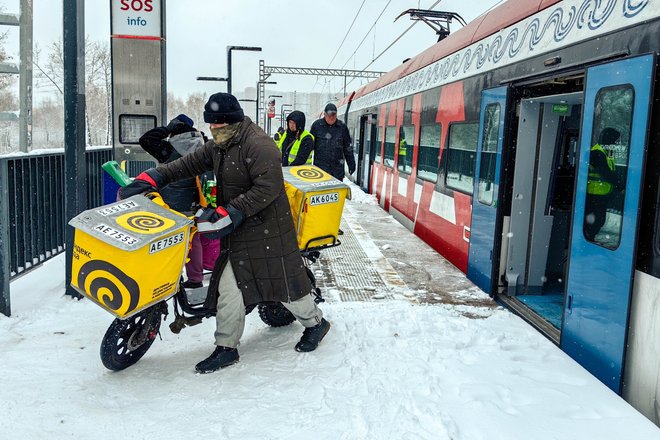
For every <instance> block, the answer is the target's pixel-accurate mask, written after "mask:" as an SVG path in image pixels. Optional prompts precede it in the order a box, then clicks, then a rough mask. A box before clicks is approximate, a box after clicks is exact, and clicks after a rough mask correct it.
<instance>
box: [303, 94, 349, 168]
mask: <svg viewBox="0 0 660 440" xmlns="http://www.w3.org/2000/svg"><path fill="white" fill-rule="evenodd" d="M310 132H311V133H312V136H314V165H316V166H317V167H319V168H321V169H322V170H323V171H325V172H327V173H330V174H331V175H332V176H334V177H335V178H337V179H339V180H343V179H344V176H345V171H344V169H345V164H347V165H348V173H349V174H353V173H354V172H355V157H354V156H353V146H352V145H351V135H350V134H349V132H348V127H347V126H346V124H344V123H343V122H342V121H340V120H339V119H337V107H336V106H335V105H334V104H328V105H326V106H325V111H324V115H323V118H321V119H319V120H317V121H314V123H313V124H312V128H311V130H310Z"/></svg>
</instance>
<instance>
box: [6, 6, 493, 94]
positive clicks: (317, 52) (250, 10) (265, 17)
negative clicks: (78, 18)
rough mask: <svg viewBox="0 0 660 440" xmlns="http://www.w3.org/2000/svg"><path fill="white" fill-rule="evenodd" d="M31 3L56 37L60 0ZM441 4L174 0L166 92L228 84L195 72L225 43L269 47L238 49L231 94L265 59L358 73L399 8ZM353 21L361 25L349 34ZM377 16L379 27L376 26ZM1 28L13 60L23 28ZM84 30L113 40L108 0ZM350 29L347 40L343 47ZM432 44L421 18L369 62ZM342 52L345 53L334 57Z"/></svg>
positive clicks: (397, 28) (303, 88)
mask: <svg viewBox="0 0 660 440" xmlns="http://www.w3.org/2000/svg"><path fill="white" fill-rule="evenodd" d="M114 1H119V0H114ZM499 1H500V0H470V1H467V0H443V1H441V2H440V3H439V4H438V5H437V6H436V7H435V8H434V9H435V10H444V11H451V12H456V13H458V14H460V15H461V16H462V17H463V18H464V19H465V20H466V21H468V22H469V21H471V20H473V19H474V18H475V17H477V16H478V15H480V14H481V13H482V12H484V11H486V10H487V9H489V8H491V7H492V6H493V5H495V4H497V3H499ZM33 2H34V39H35V43H36V44H38V45H39V46H40V47H41V48H46V47H47V46H48V44H50V42H52V41H55V40H57V39H60V38H61V36H62V1H61V0H33ZM435 2H436V0H389V1H388V0H364V3H363V0H334V1H322V2H321V1H310V0H271V1H264V0H169V1H167V2H166V3H167V4H166V10H167V27H166V29H167V31H166V32H167V35H166V39H167V69H168V71H167V76H168V84H167V87H168V91H170V92H172V93H174V94H175V95H177V96H187V95H188V94H189V93H192V92H204V93H205V94H210V93H214V92H217V91H225V90H226V89H225V87H226V86H225V85H224V84H223V83H217V82H216V83H214V82H200V81H197V80H196V79H195V78H196V77H197V76H221V77H224V76H226V69H227V67H226V64H227V60H226V58H227V56H226V47H227V46H228V45H241V46H260V47H262V48H263V51H262V52H261V53H257V52H234V53H233V57H232V60H233V82H234V84H233V89H234V91H237V90H243V89H244V88H245V87H250V86H254V85H255V84H256V81H257V80H258V76H259V71H258V67H259V60H260V59H263V60H265V63H266V65H269V66H294V67H320V68H326V67H331V68H336V69H339V68H346V69H358V70H361V69H363V68H365V67H366V66H367V65H368V64H369V63H370V62H371V61H372V60H373V58H374V57H376V56H378V55H379V54H380V53H381V52H383V50H385V48H387V46H389V45H390V44H391V43H392V42H393V41H394V40H395V39H396V38H397V37H399V36H400V35H401V34H402V33H403V32H404V31H405V30H406V29H408V27H409V26H410V25H411V24H412V23H413V22H412V21H411V20H410V19H409V17H407V16H406V17H401V18H400V19H399V20H398V21H396V22H394V19H395V18H396V17H397V16H398V15H399V14H400V13H401V12H403V11H404V10H406V9H409V8H428V7H430V6H431V5H433V4H434V3H435ZM163 3H165V0H163ZM361 6H362V9H361V10H360V7H361ZM2 7H4V11H5V12H6V13H17V12H18V10H19V0H0V8H2ZM358 10H360V11H359V14H358ZM381 13H382V15H381ZM356 14H357V18H356ZM379 15H380V18H379V19H378V17H379ZM354 18H356V19H355V24H354V25H353V27H352V29H351V30H350V32H349V33H348V35H347V31H348V30H349V27H350V26H351V23H352V22H353V19H354ZM377 19H378V21H377V23H376V26H375V27H374V29H372V30H371V31H369V29H370V28H371V26H372V25H373V24H374V22H375V21H376V20H377ZM459 28H460V25H459V24H458V23H456V22H454V23H453V24H452V30H458V29H459ZM4 30H9V31H10V40H9V42H8V48H7V49H8V51H9V53H10V54H12V55H14V57H15V60H16V59H17V58H18V30H17V29H16V28H8V27H5V28H4V29H0V32H2V31H4ZM85 32H86V34H87V35H88V36H89V37H90V38H92V39H94V40H100V41H104V40H105V41H108V42H109V40H110V5H109V1H108V0H87V1H85ZM346 35H347V38H346V41H345V42H344V43H343V45H342V46H341V48H340V49H339V47H340V43H341V42H342V40H343V39H344V36H346ZM365 36H366V38H365ZM363 39H364V41H363V42H362V44H361V46H359V45H360V42H361V41H362V40H363ZM435 41H436V36H435V33H434V31H433V30H432V29H431V28H430V27H428V26H427V25H425V24H424V23H418V24H417V25H415V26H414V27H413V28H412V29H411V30H410V31H409V32H407V33H406V34H405V35H404V36H403V37H402V38H401V39H400V40H399V41H398V42H397V43H396V44H395V45H394V46H393V47H392V48H391V49H389V50H388V51H387V52H385V54H383V55H382V56H381V57H380V58H379V59H378V60H376V61H375V62H374V63H373V64H372V65H370V66H369V68H368V70H378V71H388V70H390V69H392V68H394V67H396V66H397V65H398V64H399V63H400V62H401V61H403V60H404V59H405V58H408V57H412V56H414V55H416V54H418V53H419V52H421V51H423V50H424V49H426V48H427V47H429V46H431V45H432V44H433V43H435ZM358 46H359V47H358ZM338 49H339V52H338V53H337V55H336V56H335V53H336V52H337V50H338ZM333 57H334V60H333ZM269 80H273V81H277V82H278V84H277V85H274V86H269V90H277V91H293V90H297V91H299V92H311V91H314V92H330V93H336V94H337V95H341V91H342V88H343V79H334V80H332V79H327V78H317V77H305V76H291V75H273V76H272V77H271V78H270V79H269ZM360 81H362V83H364V82H365V80H359V79H358V80H355V81H353V82H352V84H351V85H350V86H349V89H352V88H356V87H359V85H360V84H361V82H360ZM37 93H38V91H37Z"/></svg>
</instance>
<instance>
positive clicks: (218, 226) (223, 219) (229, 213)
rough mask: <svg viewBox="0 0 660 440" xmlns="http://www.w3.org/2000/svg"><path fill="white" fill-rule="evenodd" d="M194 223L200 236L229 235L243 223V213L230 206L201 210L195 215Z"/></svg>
mask: <svg viewBox="0 0 660 440" xmlns="http://www.w3.org/2000/svg"><path fill="white" fill-rule="evenodd" d="M195 223H197V230H198V231H199V233H200V234H210V233H213V234H215V233H217V234H218V235H219V236H220V237H224V236H225V235H229V234H231V233H232V232H234V231H235V230H236V228H238V227H239V226H240V224H241V223H243V213H241V211H239V210H238V209H236V208H234V207H233V206H231V205H227V206H218V207H217V208H208V207H207V208H202V209H200V210H199V211H197V212H196V213H195Z"/></svg>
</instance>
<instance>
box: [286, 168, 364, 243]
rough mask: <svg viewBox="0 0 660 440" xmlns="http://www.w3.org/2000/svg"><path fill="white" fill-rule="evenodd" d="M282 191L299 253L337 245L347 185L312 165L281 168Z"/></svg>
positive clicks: (347, 193)
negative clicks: (295, 232)
mask: <svg viewBox="0 0 660 440" xmlns="http://www.w3.org/2000/svg"><path fill="white" fill-rule="evenodd" d="M282 171H283V173H284V188H285V189H286V195H287V197H288V198H289V203H290V204H291V215H292V216H293V222H294V224H295V226H296V230H297V231H298V247H299V248H300V249H302V250H309V249H314V248H323V247H327V246H332V245H334V244H337V236H338V234H339V223H340V221H341V214H342V212H343V210H344V201H345V200H346V199H347V198H348V199H350V198H351V190H350V188H349V187H348V185H346V184H344V183H343V182H341V181H339V180H337V179H335V178H334V177H332V176H331V175H330V174H328V173H326V172H325V171H323V170H322V169H320V168H318V167H315V166H313V165H301V166H296V167H284V168H283V169H282Z"/></svg>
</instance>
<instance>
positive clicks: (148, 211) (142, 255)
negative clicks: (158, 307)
mask: <svg viewBox="0 0 660 440" xmlns="http://www.w3.org/2000/svg"><path fill="white" fill-rule="evenodd" d="M69 224H70V225H71V226H73V227H74V228H75V236H74V244H73V261H72V272H71V286H72V287H74V288H75V289H76V290H77V291H79V292H80V293H82V294H83V295H85V296H87V297H88V298H90V299H92V300H93V301H94V302H96V303H97V304H98V305H100V306H101V307H103V308H104V309H105V310H107V311H109V312H110V313H112V314H113V315H115V316H117V317H118V318H122V319H124V318H128V317H130V316H132V315H134V314H136V313H138V312H139V311H140V310H143V309H145V308H147V307H149V306H150V305H152V304H154V303H156V302H159V301H162V300H164V299H167V298H169V297H171V296H173V295H174V294H175V293H176V292H177V290H178V285H179V278H180V277H181V270H182V268H183V265H184V264H185V261H186V256H187V253H188V241H189V235H190V225H191V224H192V220H190V219H189V218H187V217H185V216H183V215H181V214H179V213H177V212H174V211H171V210H169V209H166V208H164V207H163V206H160V205H158V204H156V203H154V202H153V201H151V200H149V199H148V198H147V197H145V196H142V195H137V196H133V197H129V198H128V199H125V200H122V201H119V202H116V203H112V204H110V205H105V206H102V207H100V208H95V209H90V210H88V211H85V212H83V213H81V214H79V215H78V216H77V217H75V218H74V219H72V220H71V221H70V222H69Z"/></svg>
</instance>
